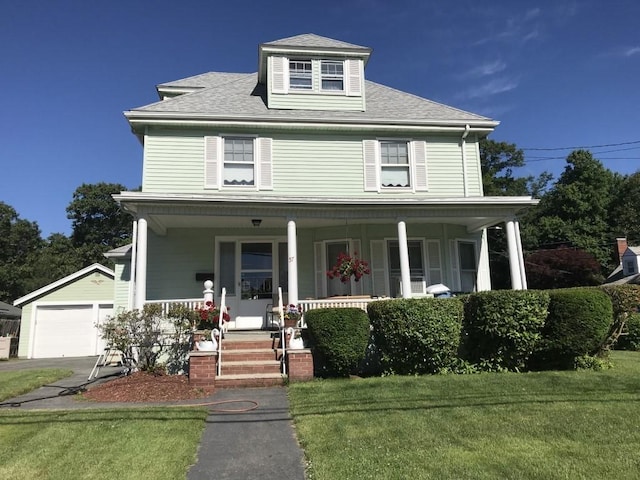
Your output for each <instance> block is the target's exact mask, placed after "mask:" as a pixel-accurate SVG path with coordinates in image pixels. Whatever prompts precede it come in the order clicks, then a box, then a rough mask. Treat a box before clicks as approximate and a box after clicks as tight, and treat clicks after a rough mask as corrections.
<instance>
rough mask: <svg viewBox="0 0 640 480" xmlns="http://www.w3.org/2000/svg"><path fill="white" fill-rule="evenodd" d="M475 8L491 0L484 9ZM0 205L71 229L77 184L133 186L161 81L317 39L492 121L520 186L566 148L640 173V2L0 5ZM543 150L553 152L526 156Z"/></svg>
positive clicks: (371, 74)
mask: <svg viewBox="0 0 640 480" xmlns="http://www.w3.org/2000/svg"><path fill="white" fill-rule="evenodd" d="M480 3H484V4H485V5H479V4H480ZM0 7H1V10H0V11H2V16H1V18H0V48H1V52H2V54H1V55H0V88H1V90H2V92H3V99H2V102H1V103H0V105H1V108H0V165H1V167H2V179H3V181H2V189H1V190H0V201H3V202H5V203H7V204H9V205H11V206H12V207H14V208H15V209H16V210H17V212H18V214H19V215H20V217H21V218H25V219H27V220H31V221H36V222H38V224H39V225H40V228H41V229H42V233H43V236H45V237H46V236H48V235H49V234H51V233H54V232H61V233H65V234H69V233H70V230H71V224H70V221H69V220H68V219H67V218H66V212H65V209H66V207H67V205H68V204H69V202H70V201H71V199H72V194H73V191H74V190H75V189H76V188H77V187H78V186H79V185H81V184H82V183H96V182H100V181H106V182H117V183H122V184H124V185H126V186H127V187H129V188H135V187H137V186H138V185H140V183H141V167H142V147H141V146H140V144H139V143H138V141H137V140H136V138H135V137H134V136H133V135H132V134H131V133H130V130H129V127H128V125H127V122H126V121H125V119H124V117H123V115H122V112H123V111H125V110H128V109H130V108H133V107H136V106H140V105H145V104H148V103H151V102H154V101H156V100H157V97H156V92H155V85H157V84H159V83H163V82H167V81H172V80H177V79H180V78H184V77H188V76H191V75H196V74H199V73H203V72H207V71H227V72H253V71H255V70H256V66H257V48H258V44H259V43H262V42H266V41H271V40H276V39H279V38H284V37H288V36H292V35H297V34H300V33H316V34H318V35H323V36H327V37H331V38H336V39H339V40H343V41H347V42H351V43H355V44H359V45H365V46H368V47H371V48H373V55H372V57H371V59H370V61H369V64H368V66H367V70H366V72H365V75H366V77H367V78H368V79H370V80H373V81H376V82H379V83H382V84H385V85H389V86H392V87H394V88H397V89H400V90H404V91H407V92H411V93H413V94H416V95H420V96H422V97H426V98H429V99H432V100H435V101H438V102H442V103H445V104H448V105H452V106H455V107H458V108H462V109H465V110H469V111H472V112H475V113H479V114H483V115H486V116H490V117H492V118H495V119H497V120H499V121H500V122H501V125H500V126H499V127H498V128H497V129H496V131H495V133H493V134H492V136H491V138H493V139H495V140H504V141H508V142H512V143H516V144H517V145H518V146H519V147H521V148H526V149H527V150H526V152H525V153H526V158H527V166H526V167H525V168H523V169H522V170H521V171H518V172H517V174H518V175H527V174H538V173H540V172H541V171H543V170H547V171H550V172H551V173H553V174H554V175H555V177H556V178H557V176H558V175H560V173H561V172H562V170H563V169H564V166H565V162H564V159H565V158H566V155H567V154H568V153H569V152H570V151H571V150H568V149H564V150H563V149H559V148H561V147H571V146H593V145H612V146H609V147H599V148H594V149H592V151H593V152H594V154H595V156H596V157H597V158H599V159H600V160H601V161H602V162H603V163H604V165H605V166H606V167H608V168H610V169H611V170H614V171H617V172H621V173H633V172H635V171H636V170H638V169H640V130H639V120H640V115H639V114H638V112H639V111H640V89H639V87H638V86H639V85H640V33H639V32H640V31H639V30H638V18H640V2H637V0H611V1H608V2H603V1H601V0H581V1H575V2H574V1H563V0H558V1H540V2H535V1H528V2H521V1H513V0H495V1H492V2H477V1H471V0H458V1H456V2H445V1H430V0H422V1H420V0H415V1H414V0H394V1H393V2H392V1H384V0H339V1H334V0H323V1H322V2H311V1H306V0H299V1H291V0H275V1H248V0H234V1H230V2H219V1H214V0H211V1H190V0H183V1H182V2H175V1H172V2H169V1H165V0H154V1H141V0H127V1H121V0H111V1H109V2H92V1H86V0H78V1H66V0H56V1H53V0H52V1H44V0H41V1H31V0H21V1H19V2H17V1H13V0H0ZM533 149H552V150H533Z"/></svg>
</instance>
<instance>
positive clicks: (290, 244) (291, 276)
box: [287, 220, 298, 305]
mask: <svg viewBox="0 0 640 480" xmlns="http://www.w3.org/2000/svg"><path fill="white" fill-rule="evenodd" d="M297 241H298V239H297V234H296V222H295V221H293V220H289V221H288V222H287V256H288V260H287V262H288V281H289V293H288V299H287V301H288V302H289V304H290V305H291V304H293V305H297V304H298V244H297Z"/></svg>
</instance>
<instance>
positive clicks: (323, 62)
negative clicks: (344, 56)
mask: <svg viewBox="0 0 640 480" xmlns="http://www.w3.org/2000/svg"><path fill="white" fill-rule="evenodd" d="M318 63H319V65H320V67H319V73H320V92H322V93H327V92H331V93H345V92H346V88H345V81H346V79H345V73H344V71H345V61H344V60H332V59H331V60H330V59H321V60H320V61H319V62H318ZM323 65H340V66H341V67H342V74H341V75H340V74H336V73H323V72H322V67H323ZM325 80H333V81H335V80H340V81H341V82H342V88H340V89H335V88H323V82H324V81H325Z"/></svg>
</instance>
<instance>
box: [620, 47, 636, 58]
mask: <svg viewBox="0 0 640 480" xmlns="http://www.w3.org/2000/svg"><path fill="white" fill-rule="evenodd" d="M638 53H640V47H630V48H627V49H626V50H625V51H624V52H623V55H624V56H625V57H630V56H632V55H637V54H638Z"/></svg>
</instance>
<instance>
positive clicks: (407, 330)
mask: <svg viewBox="0 0 640 480" xmlns="http://www.w3.org/2000/svg"><path fill="white" fill-rule="evenodd" d="M367 311H368V313H369V319H370V320H371V325H372V326H373V339H374V343H375V347H376V349H377V351H378V352H379V353H380V355H381V364H382V368H383V370H384V371H386V372H387V373H396V374H403V375H407V374H420V373H437V372H441V371H444V370H448V369H451V368H454V367H455V365H457V353H458V347H459V343H460V331H461V327H462V316H463V307H462V303H461V302H460V301H459V300H457V299H455V298H447V299H444V298H443V299H438V298H435V299H434V298H422V299H417V298H416V299H394V300H379V301H377V302H371V303H370V304H369V306H368V309H367Z"/></svg>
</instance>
